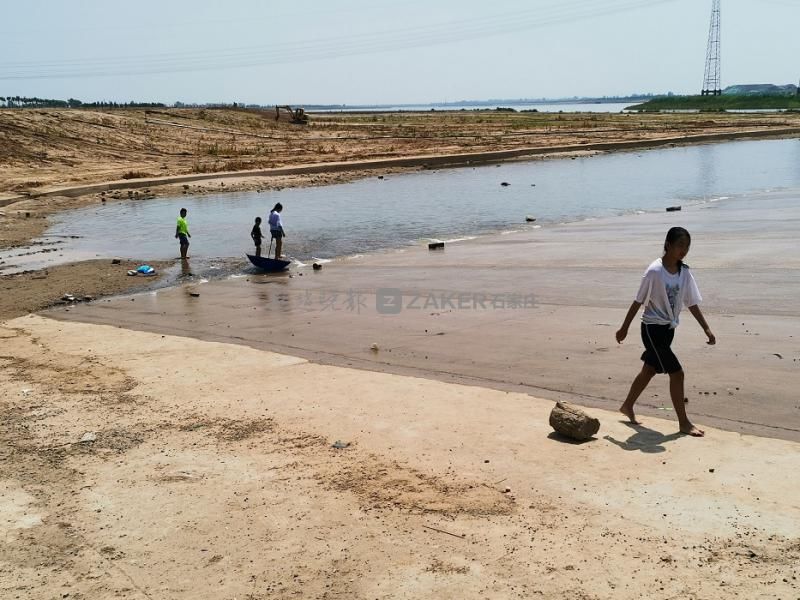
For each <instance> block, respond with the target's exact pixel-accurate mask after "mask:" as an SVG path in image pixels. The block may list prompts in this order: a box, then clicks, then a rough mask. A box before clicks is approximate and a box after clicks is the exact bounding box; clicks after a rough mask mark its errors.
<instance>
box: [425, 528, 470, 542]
mask: <svg viewBox="0 0 800 600" xmlns="http://www.w3.org/2000/svg"><path fill="white" fill-rule="evenodd" d="M423 527H424V528H425V529H430V530H432V531H438V532H439V533H446V534H447V535H452V536H453V537H454V538H458V539H460V540H463V539H464V535H463V534H461V535H458V534H457V533H450V532H449V531H445V530H444V529H436V527H429V526H428V525H423Z"/></svg>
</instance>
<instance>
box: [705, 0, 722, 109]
mask: <svg viewBox="0 0 800 600" xmlns="http://www.w3.org/2000/svg"><path fill="white" fill-rule="evenodd" d="M719 3H720V0H712V2H711V25H709V27H708V48H707V49H706V74H705V77H704V78H703V90H702V92H701V93H700V95H702V96H721V95H722V86H721V85H720V75H719V73H720V63H721V62H722V56H721V54H720V40H719V13H720V8H719Z"/></svg>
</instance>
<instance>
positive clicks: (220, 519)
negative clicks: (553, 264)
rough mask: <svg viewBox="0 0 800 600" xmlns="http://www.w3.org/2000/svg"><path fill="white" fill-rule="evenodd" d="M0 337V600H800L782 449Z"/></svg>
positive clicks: (124, 337) (248, 358) (222, 349)
mask: <svg viewBox="0 0 800 600" xmlns="http://www.w3.org/2000/svg"><path fill="white" fill-rule="evenodd" d="M0 337H2V347H3V356H2V357H0V391H1V392H2V395H0V397H1V398H2V404H0V407H1V409H2V411H3V414H2V419H0V427H2V436H3V444H2V445H0V465H2V478H0V528H1V529H2V536H3V542H4V543H3V545H2V546H0V596H2V597H3V598H20V599H37V600H38V599H40V598H63V597H68V598H86V599H89V598H123V597H125V598H176V599H177V598H187V599H188V598H191V599H193V600H196V599H206V598H207V599H214V600H216V599H220V598H225V599H233V598H239V599H242V598H248V599H251V600H252V599H266V598H270V599H271V598H331V599H332V598H365V599H366V598H369V599H373V598H459V599H470V598H476V599H477V598H536V597H541V598H563V599H575V598H581V599H601V598H615V599H616V598H631V599H638V598H663V599H667V598H704V599H712V598H733V597H739V598H748V599H751V598H796V597H798V595H800V585H799V584H798V579H797V577H798V575H800V569H798V566H797V565H798V564H800V563H799V561H800V506H798V502H797V494H796V484H795V481H794V478H793V477H790V476H787V475H789V474H791V473H795V472H797V470H798V468H800V448H799V447H798V446H797V444H794V443H790V442H785V441H779V440H770V439H764V438H758V437H749V436H742V435H740V434H736V433H727V432H724V431H718V430H714V429H710V430H709V432H708V433H709V436H708V437H707V438H706V439H704V440H696V439H692V438H688V437H683V436H676V435H675V434H674V427H673V424H672V423H670V422H666V421H661V420H658V419H655V418H651V419H648V421H647V426H646V427H631V426H629V425H625V424H623V423H621V422H619V420H618V417H619V415H617V414H614V413H613V412H606V411H603V410H594V411H592V414H594V415H595V416H597V417H599V418H600V420H601V422H602V428H601V431H600V434H599V435H598V439H596V440H594V441H591V442H588V443H585V444H582V445H575V444H570V443H565V442H563V441H561V440H559V439H557V438H555V437H553V435H551V433H550V430H549V427H548V426H547V414H548V412H549V410H550V408H551V406H552V402H550V401H547V400H541V399H538V398H534V397H531V396H528V395H526V394H521V393H508V392H503V391H496V390H489V389H485V388H479V387H469V386H461V385H453V384H444V383H441V382H436V381H430V380H426V379H420V378H414V377H405V376H398V375H393V374H385V373H370V372H364V371H358V370H352V369H347V368H341V367H332V366H325V365H316V364H312V363H309V362H306V361H304V360H302V359H297V358H292V357H290V356H286V355H279V354H273V353H269V352H264V351H259V350H255V349H251V348H246V347H242V346H238V345H237V346H234V345H228V344H219V343H212V342H203V341H197V340H192V339H186V338H177V337H171V336H166V337H165V336H162V335H158V334H152V333H142V332H133V331H128V330H123V329H118V328H110V327H104V326H97V325H88V324H78V323H64V322H58V321H53V320H49V319H43V318H41V317H33V316H31V317H27V318H20V319H17V320H14V321H11V322H9V323H7V324H5V325H4V326H3V327H2V328H0ZM86 433H92V434H93V435H94V436H95V438H96V439H95V441H87V442H83V443H81V442H80V440H81V438H83V437H84V435H85V434H86ZM337 440H341V441H343V442H345V443H349V444H350V445H349V446H348V447H347V448H345V449H342V450H336V449H334V448H332V447H331V446H332V444H333V443H334V442H335V441H337ZM506 490H508V491H506Z"/></svg>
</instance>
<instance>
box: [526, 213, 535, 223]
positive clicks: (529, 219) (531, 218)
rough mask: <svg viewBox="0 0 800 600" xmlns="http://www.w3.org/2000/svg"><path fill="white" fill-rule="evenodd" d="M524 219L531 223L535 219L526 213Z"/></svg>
mask: <svg viewBox="0 0 800 600" xmlns="http://www.w3.org/2000/svg"><path fill="white" fill-rule="evenodd" d="M525 220H526V221H527V222H528V223H533V222H534V221H535V220H536V217H532V216H530V215H527V216H526V217H525Z"/></svg>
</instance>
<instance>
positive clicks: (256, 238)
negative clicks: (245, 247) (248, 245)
mask: <svg viewBox="0 0 800 600" xmlns="http://www.w3.org/2000/svg"><path fill="white" fill-rule="evenodd" d="M250 237H251V238H253V243H254V244H255V245H256V256H261V240H262V239H264V235H263V234H262V233H261V217H256V223H255V225H253V229H252V231H251V232H250Z"/></svg>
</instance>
